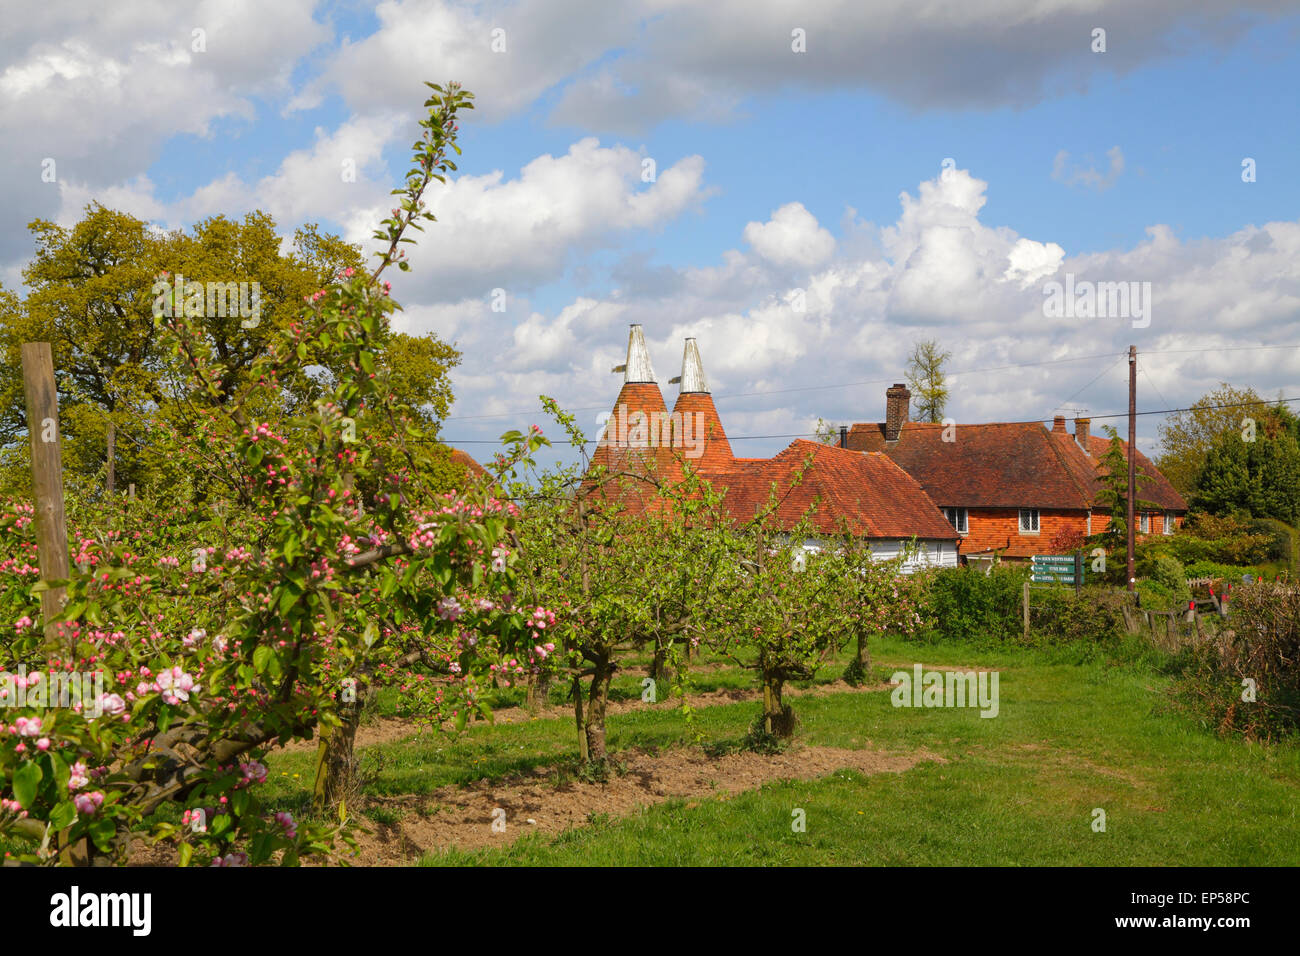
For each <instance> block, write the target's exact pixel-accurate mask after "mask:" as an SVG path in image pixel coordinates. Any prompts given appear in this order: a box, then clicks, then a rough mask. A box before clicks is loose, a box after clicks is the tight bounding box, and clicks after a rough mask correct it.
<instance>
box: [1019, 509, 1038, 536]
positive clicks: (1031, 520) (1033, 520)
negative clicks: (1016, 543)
mask: <svg viewBox="0 0 1300 956" xmlns="http://www.w3.org/2000/svg"><path fill="white" fill-rule="evenodd" d="M1020 533H1021V534H1038V509H1037V508H1021V509H1020Z"/></svg>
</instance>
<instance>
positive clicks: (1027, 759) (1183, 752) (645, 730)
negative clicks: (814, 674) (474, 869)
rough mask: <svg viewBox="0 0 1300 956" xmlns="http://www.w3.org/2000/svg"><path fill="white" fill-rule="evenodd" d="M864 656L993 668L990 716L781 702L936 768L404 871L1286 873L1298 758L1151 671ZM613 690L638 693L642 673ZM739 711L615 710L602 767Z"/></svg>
mask: <svg viewBox="0 0 1300 956" xmlns="http://www.w3.org/2000/svg"><path fill="white" fill-rule="evenodd" d="M873 654H874V657H875V663H876V670H877V674H878V675H881V676H885V675H887V674H888V673H889V672H891V671H892V670H895V669H908V668H910V666H911V664H912V663H913V662H914V661H918V660H919V661H922V662H923V663H925V664H926V665H929V666H936V667H943V666H954V665H955V666H963V665H965V666H973V667H995V668H998V669H999V671H1000V687H999V690H1000V698H1001V707H1000V713H999V716H998V717H997V718H995V719H983V718H980V717H979V713H978V710H975V709H965V710H959V709H909V708H894V707H893V706H891V704H890V697H889V695H888V694H887V693H868V694H831V695H827V696H824V697H816V698H813V697H804V698H794V699H792V702H793V704H794V706H795V709H796V712H797V713H798V714H799V717H800V720H801V725H800V728H799V732H798V736H797V742H798V743H804V744H810V745H824V746H834V747H844V748H861V747H867V746H871V747H873V748H883V749H887V750H891V751H897V752H908V751H913V750H916V749H918V748H922V747H924V748H926V749H927V750H929V751H930V752H932V753H935V754H938V755H941V756H942V757H944V758H945V759H946V760H947V762H946V763H933V762H925V763H920V764H918V765H917V766H915V767H914V768H912V769H910V770H908V771H905V772H903V773H898V774H895V773H882V774H875V775H871V776H862V775H861V774H858V773H856V772H853V771H841V772H838V773H836V774H833V775H832V776H830V777H828V778H823V779H821V780H817V781H808V782H778V783H772V784H769V785H767V786H765V787H763V788H762V789H760V790H756V791H752V792H748V793H745V794H741V795H738V796H735V797H731V798H728V799H726V800H721V801H720V800H716V799H706V800H702V801H697V802H696V805H693V806H688V805H687V804H686V803H683V802H681V801H675V802H670V803H665V804H660V805H657V806H654V807H650V808H647V809H645V810H642V811H640V812H638V813H637V814H635V815H633V816H630V817H627V818H622V819H606V818H597V819H596V820H595V821H594V822H592V823H590V824H589V825H587V826H585V827H581V828H577V829H574V830H571V831H568V832H566V833H564V834H562V835H560V836H559V837H558V838H555V837H547V836H544V835H541V834H530V835H528V836H526V837H524V838H523V839H521V840H520V841H518V842H517V843H515V844H514V845H512V846H510V847H508V848H505V849H500V850H489V851H479V852H473V853H469V852H451V853H446V854H441V855H436V856H428V857H425V858H424V860H422V861H421V862H422V863H424V864H426V865H443V864H469V865H494V866H497V865H515V864H521V865H579V864H581V865H592V864H595V865H602V864H608V865H645V866H657V865H720V864H722V865H725V864H743V865H761V864H792V865H835V864H886V865H888V864H906V865H963V864H974V865H991V864H1013V865H1082V866H1099V865H1297V864H1300V811H1298V810H1297V807H1300V799H1298V798H1300V746H1297V745H1296V744H1294V743H1291V744H1283V745H1272V746H1264V745H1255V744H1247V743H1243V742H1241V741H1237V740H1221V739H1218V738H1215V737H1213V736H1209V735H1207V734H1205V733H1204V732H1202V731H1201V730H1200V729H1198V728H1196V727H1194V726H1193V725H1192V724H1191V723H1190V722H1189V721H1187V720H1186V719H1185V718H1183V717H1181V716H1178V715H1176V714H1173V713H1169V712H1167V709H1166V707H1165V701H1166V694H1165V689H1166V686H1167V681H1168V678H1166V677H1164V676H1162V675H1161V674H1160V673H1159V672H1158V671H1157V670H1156V669H1155V668H1154V667H1152V666H1151V665H1150V664H1149V663H1131V664H1125V665H1122V666H1110V665H1107V664H1105V663H1104V662H1100V661H1095V660H1094V661H1091V662H1086V663H1082V664H1079V663H1070V662H1068V661H1069V660H1070V657H1069V654H1067V653H1056V654H1053V653H1051V652H1044V651H1036V650H1025V649H1001V650H987V649H971V648H968V647H965V646H960V645H952V644H937V645H930V646H922V647H918V646H916V645H910V644H904V643H901V642H881V643H880V644H879V645H875V646H873ZM1076 656H1077V655H1076ZM841 668H842V664H841V665H840V666H839V667H835V668H831V669H829V670H828V673H827V674H823V675H819V677H821V678H822V679H825V678H826V677H827V676H828V674H834V673H837V672H838V670H840V669H841ZM699 677H700V678H707V679H708V685H707V686H709V687H710V688H712V687H718V686H745V685H746V682H747V681H748V680H749V675H748V674H747V673H741V672H735V671H732V672H728V671H713V672H709V673H707V674H701V675H699ZM621 680H624V681H627V682H629V683H630V686H635V687H638V688H639V684H640V675H639V674H625V675H624V677H622V678H621ZM695 683H696V685H697V687H698V686H699V685H700V684H701V683H704V682H703V681H702V680H697V681H696V682H695ZM636 696H637V697H639V692H638V694H637V695H636ZM756 713H757V704H756V703H755V702H753V701H742V702H737V703H731V704H722V705H717V706H711V707H707V708H702V709H701V710H699V711H697V712H696V714H695V717H694V719H693V720H692V721H687V719H686V718H685V717H684V716H683V715H682V714H681V713H680V712H679V711H677V710H675V709H650V708H646V709H644V710H632V711H630V712H628V713H625V714H618V715H614V716H611V718H610V720H609V744H610V748H611V752H612V755H613V757H614V759H615V760H617V757H618V752H619V751H620V750H626V749H628V748H667V747H672V746H678V745H681V744H683V743H692V742H693V743H699V744H706V745H712V746H722V747H725V746H734V745H736V744H738V743H739V741H740V740H741V738H742V737H743V736H744V734H745V733H746V731H747V730H748V727H749V725H750V723H751V722H752V720H753V719H754V717H755V715H756ZM574 750H575V732H574V729H573V722H572V718H568V719H548V720H532V721H525V722H521V723H516V724H502V725H495V726H492V725H479V726H475V727H473V728H471V729H470V730H469V731H468V732H466V733H465V734H463V735H461V736H460V737H459V738H450V737H446V736H442V735H437V734H433V733H428V734H425V735H422V736H419V737H415V738H411V739H408V740H403V741H399V742H395V743H390V744H385V745H382V746H377V747H371V748H367V749H366V751H365V755H364V760H363V767H365V769H366V772H367V773H370V774H372V775H373V778H372V779H371V781H370V783H369V786H368V792H370V793H373V794H376V795H388V796H395V795H402V794H426V793H428V792H430V791H432V790H433V789H435V788H437V787H440V786H445V785H448V784H464V783H467V782H470V781H474V780H478V779H481V778H484V777H486V778H489V779H500V778H503V777H508V776H510V775H511V774H515V773H518V772H520V771H523V770H527V769H531V768H534V767H539V766H547V765H551V766H554V765H557V764H560V765H566V766H569V767H571V766H572V759H573V754H574ZM310 767H311V755H310V754H292V755H280V756H277V757H275V758H274V760H273V763H272V768H273V769H272V775H271V780H272V783H271V786H272V795H274V797H275V798H276V800H277V802H282V803H283V804H284V805H285V806H292V807H297V808H301V807H303V806H304V805H305V803H306V795H307V792H308V790H309V788H310V783H311V780H310V773H309V771H310ZM293 773H298V774H299V775H300V776H299V777H298V778H296V779H295V778H293V777H292V774H293ZM281 774H283V776H282V775H281ZM796 807H797V808H801V809H803V810H804V811H805V813H806V818H807V830H806V832H803V833H796V832H793V831H792V829H791V821H792V817H791V813H792V811H793V810H794V809H795V808H796ZM1094 808H1101V809H1103V810H1105V812H1106V832H1104V833H1098V832H1093V829H1092V822H1093V810H1094Z"/></svg>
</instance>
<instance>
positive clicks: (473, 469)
mask: <svg viewBox="0 0 1300 956" xmlns="http://www.w3.org/2000/svg"><path fill="white" fill-rule="evenodd" d="M451 460H452V461H454V462H455V463H456V464H458V465H460V466H462V467H463V468H464V469H465V474H466V476H467V477H468V478H469V479H470V481H477V480H478V479H480V478H483V477H486V476H487V473H488V470H487V469H486V468H484V467H483V466H482V465H480V464H479V463H478V462H476V461H475V460H474V459H473V458H471V457H470V456H469V455H467V454H466V453H465V452H463V451H461V450H460V449H459V448H453V449H452V450H451Z"/></svg>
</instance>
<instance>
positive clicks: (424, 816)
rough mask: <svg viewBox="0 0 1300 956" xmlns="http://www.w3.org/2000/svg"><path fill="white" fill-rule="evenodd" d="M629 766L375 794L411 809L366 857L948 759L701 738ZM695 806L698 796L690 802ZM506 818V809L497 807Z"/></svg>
mask: <svg viewBox="0 0 1300 956" xmlns="http://www.w3.org/2000/svg"><path fill="white" fill-rule="evenodd" d="M614 760H615V762H621V763H622V765H623V766H622V767H621V770H622V772H621V773H618V774H613V773H611V775H610V778H609V780H608V781H607V782H606V783H586V782H583V781H579V780H572V779H563V780H561V779H559V778H557V776H556V774H555V773H554V771H553V770H551V769H549V768H548V769H541V770H538V771H535V772H534V773H532V774H529V775H526V776H520V777H514V778H511V779H508V780H498V781H487V780H483V781H480V782H479V783H476V784H471V785H469V786H466V787H454V786H449V787H442V788H440V789H438V790H436V791H434V792H433V793H432V794H430V795H428V796H423V797H416V796H409V797H394V798H371V799H370V800H369V801H368V805H369V806H382V807H387V808H390V809H392V810H396V811H398V812H400V813H402V817H401V819H399V820H398V821H397V822H396V823H395V824H392V825H380V824H374V823H371V822H369V821H367V822H366V827H367V829H368V830H370V831H371V832H370V833H362V834H358V854H357V855H356V856H355V857H350V858H349V862H351V863H353V864H354V865H359V866H403V865H408V864H410V863H411V862H413V861H414V860H415V859H417V858H418V857H420V856H421V855H423V854H425V853H430V852H436V851H440V850H446V849H449V848H453V847H454V848H457V849H461V850H473V849H479V848H483V847H500V846H508V845H509V844H511V843H513V842H514V841H515V840H517V839H518V838H519V837H521V836H523V835H524V834H525V833H533V832H540V833H545V834H551V835H555V834H558V833H560V832H562V831H563V830H566V829H568V828H569V827H574V826H582V825H584V824H586V823H587V822H588V819H589V817H590V816H591V815H592V814H609V815H611V816H627V815H629V814H631V813H634V812H636V810H637V809H639V808H641V807H646V806H651V805H653V804H656V803H662V802H664V801H667V800H673V799H701V800H702V799H726V798H727V797H728V796H729V795H733V794H736V793H740V792H743V791H747V790H753V789H756V788H758V787H761V786H762V785H764V784H766V783H770V782H772V781H775V780H813V779H816V778H819V777H824V776H826V775H828V774H831V773H834V772H835V771H837V770H846V769H848V770H856V771H858V772H859V773H863V774H875V773H901V772H903V771H904V770H908V769H910V768H911V767H914V766H916V764H918V763H921V762H923V761H935V762H938V763H946V762H947V761H946V759H945V758H944V757H942V756H939V755H938V754H934V753H931V752H930V751H928V750H925V749H924V748H922V749H919V750H914V751H910V752H903V753H900V752H887V751H884V750H872V749H866V750H843V749H839V748H835V747H801V748H797V749H791V750H788V751H786V752H784V753H780V754H774V755H770V756H769V755H763V754H756V753H749V752H741V753H732V754H727V755H725V756H722V757H718V758H711V757H709V756H708V755H706V754H705V753H704V752H703V751H701V750H699V749H698V748H681V749H673V750H669V751H665V752H662V753H660V754H659V755H653V754H650V753H647V752H644V751H624V752H620V753H619V754H616V755H615V757H614ZM688 806H690V804H688ZM498 809H500V810H504V811H505V818H504V819H505V829H504V831H501V829H500V825H499V824H498V828H497V829H496V830H494V829H493V826H492V824H493V811H494V810H498ZM497 818H498V819H499V818H500V814H497Z"/></svg>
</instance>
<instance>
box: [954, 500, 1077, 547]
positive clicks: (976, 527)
mask: <svg viewBox="0 0 1300 956" xmlns="http://www.w3.org/2000/svg"><path fill="white" fill-rule="evenodd" d="M966 514H967V518H966V521H967V527H968V528H969V529H970V531H969V533H968V534H964V535H962V539H961V546H960V549H959V551H960V553H961V554H971V553H972V552H976V551H987V550H988V549H990V548H998V549H1001V550H1002V553H1003V555H1004V556H1006V557H1009V558H1024V557H1029V556H1030V555H1033V554H1048V553H1050V552H1051V548H1050V547H1049V545H1050V544H1051V542H1052V539H1054V538H1055V537H1056V536H1057V535H1058V534H1060V533H1061V532H1062V531H1065V530H1069V531H1073V532H1077V533H1079V534H1087V532H1088V516H1087V513H1086V512H1083V511H1047V510H1044V509H1039V512H1038V533H1037V534H1021V533H1020V509H1019V508H970V509H968V510H967V513H966ZM1093 530H1094V531H1096V530H1099V529H1098V528H1097V523H1096V520H1095V519H1094V521H1093Z"/></svg>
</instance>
